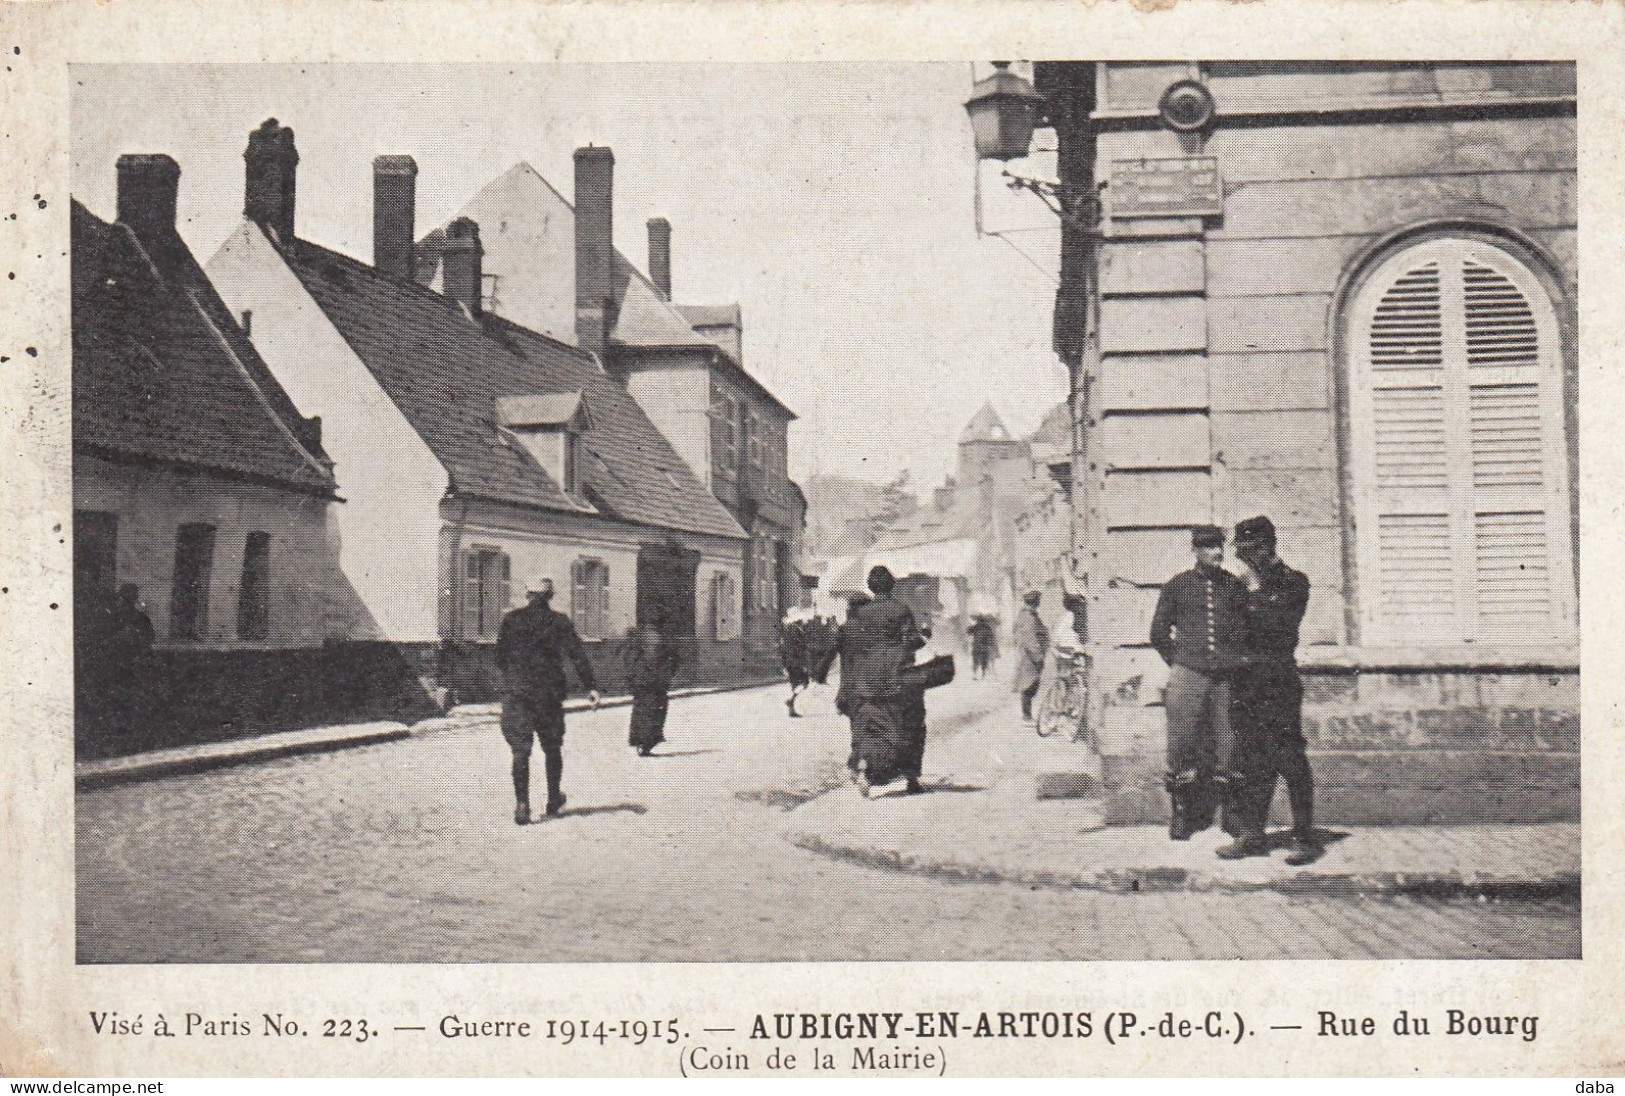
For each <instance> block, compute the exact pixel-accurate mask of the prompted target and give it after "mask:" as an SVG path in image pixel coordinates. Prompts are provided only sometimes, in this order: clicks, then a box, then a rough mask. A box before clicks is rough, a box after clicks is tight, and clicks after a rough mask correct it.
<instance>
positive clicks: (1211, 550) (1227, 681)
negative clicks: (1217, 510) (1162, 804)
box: [1151, 525, 1247, 841]
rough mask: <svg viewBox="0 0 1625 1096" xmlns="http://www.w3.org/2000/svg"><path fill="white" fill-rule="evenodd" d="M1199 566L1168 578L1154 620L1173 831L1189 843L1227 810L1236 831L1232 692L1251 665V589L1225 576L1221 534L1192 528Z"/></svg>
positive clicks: (1230, 827) (1228, 824) (1229, 823)
mask: <svg viewBox="0 0 1625 1096" xmlns="http://www.w3.org/2000/svg"><path fill="white" fill-rule="evenodd" d="M1191 551H1192V552H1193V553H1194V554H1195V556H1196V566H1195V567H1193V568H1191V569H1190V570H1188V571H1182V572H1180V573H1179V574H1177V575H1175V576H1174V577H1173V578H1171V579H1169V580H1168V582H1167V584H1166V585H1164V586H1163V588H1162V593H1161V595H1160V596H1159V597H1158V598H1157V608H1156V612H1155V613H1154V614H1153V616H1152V618H1151V644H1152V646H1154V647H1155V648H1156V649H1157V653H1158V654H1160V655H1161V656H1162V659H1163V661H1164V662H1166V663H1168V665H1169V666H1170V667H1172V671H1171V672H1170V674H1169V675H1168V692H1167V697H1166V709H1167V715H1168V774H1167V777H1166V779H1165V782H1164V783H1165V786H1166V787H1167V789H1168V795H1169V799H1170V803H1171V808H1172V809H1171V821H1170V823H1169V827H1168V834H1169V836H1170V837H1172V838H1173V839H1174V840H1175V841H1185V840H1188V839H1189V838H1190V836H1191V835H1192V834H1194V833H1196V832H1198V831H1200V830H1204V829H1206V828H1207V827H1208V826H1210V825H1212V824H1213V816H1214V812H1215V810H1217V809H1218V808H1219V807H1221V806H1223V807H1224V808H1225V810H1224V823H1225V828H1226V829H1227V830H1228V831H1231V832H1232V833H1234V831H1235V830H1236V829H1237V827H1238V826H1239V818H1240V812H1239V811H1238V810H1237V809H1236V805H1235V804H1234V803H1233V802H1232V801H1231V800H1230V796H1231V788H1232V778H1233V776H1234V773H1233V771H1232V765H1233V761H1232V756H1231V755H1232V752H1233V747H1234V740H1233V736H1232V733H1231V726H1230V690H1231V685H1232V683H1233V679H1234V677H1235V675H1236V672H1237V671H1238V670H1240V669H1241V667H1242V664H1243V663H1244V662H1245V660H1246V641H1247V635H1246V629H1247V587H1246V586H1244V585H1243V584H1242V581H1241V579H1239V578H1237V577H1236V576H1235V575H1232V574H1231V573H1230V572H1229V571H1226V570H1225V569H1224V568H1223V567H1222V566H1220V564H1222V563H1223V562H1224V530H1222V529H1219V528H1218V527H1216V526H1212V525H1201V526H1197V527H1196V528H1195V529H1194V530H1192V531H1191Z"/></svg>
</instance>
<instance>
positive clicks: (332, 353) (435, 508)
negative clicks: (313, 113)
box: [207, 220, 449, 643]
mask: <svg viewBox="0 0 1625 1096" xmlns="http://www.w3.org/2000/svg"><path fill="white" fill-rule="evenodd" d="M207 269H208V273H209V277H210V278H211V280H213V282H214V284H215V286H216V288H217V289H218V290H219V292H220V295H221V297H223V298H224V299H225V301H226V304H227V305H228V306H229V307H230V308H231V309H232V311H233V312H235V313H237V314H238V315H239V316H240V315H241V314H242V312H243V311H244V310H251V311H252V312H253V313H254V324H253V339H254V345H255V346H256V347H257V348H258V349H259V352H260V356H261V357H262V358H264V359H265V362H266V364H267V365H269V366H270V368H271V370H272V372H273V373H275V374H276V378H277V380H278V381H280V382H281V384H282V387H283V388H285V389H286V390H287V392H288V395H289V397H290V398H292V400H293V402H294V405H295V406H297V407H298V408H299V411H300V413H301V414H304V415H307V416H309V415H319V416H321V419H322V446H323V448H325V449H326V450H327V454H328V456H330V457H331V458H332V459H333V461H334V474H335V475H336V476H337V478H338V484H339V494H340V496H341V497H342V498H344V499H345V502H344V504H343V505H342V506H339V507H338V508H337V519H338V526H339V531H340V535H341V546H340V561H341V566H342V568H343V571H344V574H345V576H346V577H347V578H348V579H349V581H350V584H351V585H352V586H353V587H354V588H355V590H356V592H357V594H358V595H359V596H360V598H361V601H362V602H363V603H364V604H365V606H366V608H367V611H368V613H369V614H370V616H371V617H372V619H373V620H374V621H375V622H376V626H377V630H378V633H379V635H378V638H381V639H387V640H390V641H393V642H398V643H413V642H433V641H435V640H437V639H438V638H439V627H438V612H439V609H438V603H439V578H440V575H439V538H440V500H441V498H442V496H443V495H444V494H445V491H446V487H447V484H448V483H449V478H448V476H447V474H446V470H445V468H444V467H443V466H442V465H441V464H440V462H439V460H437V459H436V457H435V456H434V454H433V453H432V452H431V451H430V450H429V447H428V446H427V445H426V444H424V442H423V439H422V438H421V437H419V436H418V433H417V431H416V430H414V429H413V428H412V426H411V424H410V423H408V422H407V420H406V418H405V416H404V415H402V414H401V412H400V409H399V408H397V407H396V406H395V404H394V402H393V401H391V400H390V399H389V397H388V396H387V395H385V394H384V391H383V389H382V388H380V387H379V385H378V382H377V380H376V379H375V378H374V377H373V375H372V374H371V372H369V371H368V370H367V368H366V366H365V365H363V364H362V363H361V361H360V359H359V358H357V357H356V356H355V354H354V352H353V351H351V349H350V347H349V345H348V344H347V343H346V342H345V341H344V338H343V337H342V336H341V335H340V334H339V333H338V331H337V330H336V329H335V328H334V327H333V325H332V324H331V323H330V322H329V321H328V319H327V317H326V316H325V315H324V314H323V312H322V310H321V309H320V308H319V307H318V306H317V304H316V302H315V301H314V300H313V299H312V298H311V297H310V295H309V294H308V293H307V292H306V291H305V289H304V287H303V285H301V284H300V282H299V280H298V278H297V277H296V276H295V275H294V274H293V272H292V271H291V270H289V269H288V267H287V264H285V263H284V262H283V261H282V258H281V256H280V255H278V254H277V252H276V249H275V248H273V247H272V246H271V244H270V242H269V241H268V240H266V238H265V235H264V233H263V232H262V231H261V229H260V228H259V226H257V225H255V224H253V223H252V222H249V221H246V220H245V221H244V222H243V223H242V224H240V225H239V226H238V227H237V229H236V230H235V231H234V232H233V233H232V234H231V236H230V237H228V238H227V240H226V242H225V243H223V244H222V245H221V246H220V250H219V251H217V252H216V253H215V255H214V257H213V258H212V259H210V260H209V262H208V267H207Z"/></svg>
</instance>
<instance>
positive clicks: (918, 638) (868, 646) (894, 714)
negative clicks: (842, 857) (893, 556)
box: [835, 566, 925, 798]
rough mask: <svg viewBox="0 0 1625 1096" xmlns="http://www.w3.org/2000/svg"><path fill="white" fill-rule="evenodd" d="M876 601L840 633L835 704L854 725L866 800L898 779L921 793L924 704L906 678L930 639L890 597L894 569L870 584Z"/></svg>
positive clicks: (855, 764)
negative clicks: (872, 790)
mask: <svg viewBox="0 0 1625 1096" xmlns="http://www.w3.org/2000/svg"><path fill="white" fill-rule="evenodd" d="M867 585H868V587H869V589H870V591H871V592H873V594H874V600H872V601H868V602H866V603H864V604H862V605H859V604H857V602H856V601H854V602H853V608H852V609H851V610H850V611H849V612H848V613H847V617H846V624H845V625H843V626H842V628H841V686H840V690H839V692H838V693H837V695H836V700H835V706H836V708H837V710H839V711H840V712H841V713H842V714H844V715H845V716H846V717H847V718H848V719H849V720H850V721H851V724H852V751H851V753H850V754H849V755H848V760H847V767H848V768H849V769H850V770H851V773H852V779H853V781H854V782H856V784H857V785H858V791H859V792H860V793H862V794H863V796H864V797H865V798H867V797H868V795H869V791H870V789H871V788H874V787H879V786H880V785H882V784H890V783H891V782H892V781H894V780H896V779H897V778H898V777H902V778H904V779H905V780H907V782H908V790H909V792H910V793H915V792H919V791H920V790H921V788H920V780H919V777H920V763H921V760H922V758H923V756H924V753H925V700H924V696H923V694H922V695H918V696H916V695H915V690H913V689H910V688H909V687H908V686H907V685H906V684H905V682H904V680H903V670H904V668H905V667H908V666H911V665H913V662H914V652H915V651H918V650H919V649H920V648H921V647H924V646H925V637H924V635H922V634H921V632H920V629H919V625H918V624H916V623H915V620H914V613H913V611H912V610H910V609H909V607H908V606H907V605H904V604H903V603H902V602H901V601H899V600H897V599H896V598H895V597H893V596H892V590H893V589H894V588H895V587H896V585H897V580H896V578H895V577H894V576H893V575H892V573H891V571H890V570H889V569H887V568H886V567H883V566H877V567H874V568H872V569H871V570H870V571H869V578H868V583H867Z"/></svg>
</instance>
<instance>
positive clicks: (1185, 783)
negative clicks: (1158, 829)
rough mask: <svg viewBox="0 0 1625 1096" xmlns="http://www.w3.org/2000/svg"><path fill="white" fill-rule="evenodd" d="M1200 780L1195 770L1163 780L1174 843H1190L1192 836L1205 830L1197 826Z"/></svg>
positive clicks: (1171, 774)
mask: <svg viewBox="0 0 1625 1096" xmlns="http://www.w3.org/2000/svg"><path fill="white" fill-rule="evenodd" d="M1200 778H1201V774H1200V773H1198V772H1196V771H1195V770H1194V769H1186V770H1184V771H1182V772H1177V773H1169V774H1168V775H1167V776H1166V777H1164V778H1163V781H1162V786H1163V787H1164V788H1166V789H1167V790H1168V836H1169V838H1170V839H1172V840H1174V841H1189V840H1190V839H1191V834H1193V833H1195V832H1196V831H1197V830H1200V829H1202V828H1203V827H1202V826H1199V825H1197V824H1196V816H1197V814H1198V813H1199V812H1200V809H1201V808H1200V804H1199V803H1198V802H1197V799H1198V797H1199V792H1198V790H1197V788H1198V784H1199V782H1200Z"/></svg>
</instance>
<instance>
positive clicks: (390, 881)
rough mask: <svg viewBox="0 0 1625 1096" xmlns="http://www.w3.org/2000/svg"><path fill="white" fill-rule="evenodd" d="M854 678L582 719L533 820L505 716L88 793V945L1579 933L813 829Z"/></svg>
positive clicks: (720, 952)
mask: <svg viewBox="0 0 1625 1096" xmlns="http://www.w3.org/2000/svg"><path fill="white" fill-rule="evenodd" d="M832 694H833V690H832V689H828V688H826V689H820V690H815V695H814V697H813V698H812V699H811V701H810V702H809V703H808V704H807V705H806V707H807V708H809V709H810V716H809V718H805V719H800V720H790V719H787V718H786V717H785V711H784V705H783V698H784V696H785V688H783V687H779V688H768V689H755V690H751V691H747V692H735V693H721V694H715V695H710V696H703V697H695V698H690V699H684V700H680V701H676V702H674V703H673V705H672V710H671V719H670V722H669V725H668V729H667V736H668V739H669V741H668V742H667V744H666V745H665V746H663V747H661V752H660V753H659V754H657V756H655V757H652V758H648V759H640V758H637V757H636V756H634V754H633V752H632V751H631V749H630V748H628V747H627V746H626V744H625V736H626V725H627V718H628V712H627V709H624V708H621V709H608V710H603V711H599V712H593V713H581V714H575V715H572V716H571V717H570V720H569V737H568V738H567V740H566V747H565V748H566V772H565V789H566V791H567V793H568V794H569V797H570V801H569V806H568V808H567V809H566V811H565V813H564V814H563V815H562V816H561V817H559V818H557V819H554V820H551V821H548V822H545V823H543V824H538V825H533V826H529V827H523V828H521V827H517V826H515V825H513V823H512V821H511V810H512V802H511V793H510V787H509V780H508V754H507V750H506V748H505V747H504V746H503V744H502V741H501V739H500V737H499V735H498V733H497V729H496V727H495V724H494V721H490V722H482V723H477V724H473V725H469V726H464V727H451V728H446V729H442V730H438V731H434V732H431V733H426V734H421V735H417V736H414V737H412V738H408V739H405V740H401V741H397V742H390V743H384V744H381V745H376V746H370V747H364V748H358V749H351V750H342V751H338V752H335V753H329V754H322V755H317V756H310V757H298V758H289V759H286V760H282V761H276V762H271V763H265V764H258V765H247V766H242V767H238V768H234V769H227V770H222V771H218V772H213V773H204V774H198V775H193V776H183V777H174V778H169V779H163V780H157V781H153V782H149V783H140V784H130V785H123V786H118V787H109V788H105V789H101V790H96V791H88V792H81V793H80V795H79V797H78V819H77V839H78V846H77V848H78V955H79V958H80V961H82V962H89V963H108V962H115V963H116V962H129V963H150V962H216V961H217V962H482V961H488V962H547V961H563V960H572V961H579V960H598V961H645V960H647V961H662V960H676V961H683V960H688V961H716V960H849V959H860V960H861V959H869V960H880V959H887V960H941V959H956V960H957V959H963V960H970V959H1005V960H1018V959H1142V958H1152V959H1188V958H1215V959H1218V958H1241V957H1247V958H1305V959H1318V958H1377V957H1381V958H1401V957H1431V958H1514V957H1531V956H1552V957H1560V956H1569V957H1572V956H1577V955H1578V954H1579V912H1578V909H1577V908H1576V907H1575V906H1574V905H1573V904H1565V903H1552V904H1544V903H1530V904H1519V903H1504V902H1501V903H1498V902H1488V903H1485V902H1474V901H1433V900H1423V899H1413V898H1403V899H1401V898H1394V899H1376V898H1335V897H1318V896H1292V895H1286V894H1282V893H1276V892H1261V893H1247V894H1217V893H1195V892H1188V893H1187V892H1171V893H1157V894H1128V895H1116V894H1105V893H1098V892H1089V891H1066V890H1058V889H1032V888H1027V887H1021V886H1016V885H1010V884H999V883H954V882H947V881H943V880H938V879H934V878H931V877H928V876H920V875H907V874H899V873H895V872H890V871H886V870H882V869H876V868H871V867H866V866H862V865H859V864H853V863H847V862H844V861H838V860H834V859H829V858H826V857H823V856H820V855H818V854H816V853H813V852H809V851H805V850H803V849H799V848H796V847H794V846H792V845H790V844H789V843H788V842H787V841H786V840H785V839H784V837H783V836H782V834H781V832H780V831H781V824H782V821H783V818H784V815H783V813H782V812H783V811H784V810H785V809H787V808H788V807H790V806H793V805H794V804H796V803H798V802H801V801H803V800H805V799H807V798H809V797H811V796H813V795H815V794H817V793H818V792H820V791H822V790H824V789H827V788H828V787H830V786H831V785H832V784H834V783H835V782H837V781H838V780H839V776H840V766H841V763H842V760H843V758H844V756H845V753H846V731H845V725H844V721H842V720H840V719H838V718H837V717H836V715H835V713H834V711H833V708H832V705H831V697H832ZM1013 703H1014V698H1013V697H1011V696H1010V694H1009V692H1008V691H1007V687H1006V685H1005V683H1004V681H1003V680H990V681H985V682H971V681H963V680H962V681H960V682H958V683H956V684H955V685H953V686H951V687H949V688H947V689H943V690H939V691H938V692H936V693H933V694H932V710H931V724H932V728H933V733H935V734H937V735H938V736H945V735H947V734H951V733H953V732H954V730H955V729H956V728H963V727H966V726H969V725H971V724H973V723H974V722H975V721H977V720H978V719H980V718H983V717H985V716H987V715H988V714H989V713H994V712H997V713H1000V714H999V715H998V716H997V717H998V718H1010V715H1009V713H1010V711H1011V708H1012V705H1013ZM533 764H534V768H535V770H536V773H535V780H536V782H537V784H538V786H540V784H541V772H540V770H541V758H540V755H539V754H538V755H537V756H536V757H535V759H534V761H533ZM926 770H927V777H928V782H929V777H930V774H931V754H930V752H929V750H928V752H927V755H926ZM536 798H537V799H538V801H539V800H540V798H541V796H540V795H538V796H537V797H536ZM1065 839H1066V837H1065V835H1058V836H1057V840H1065Z"/></svg>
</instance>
